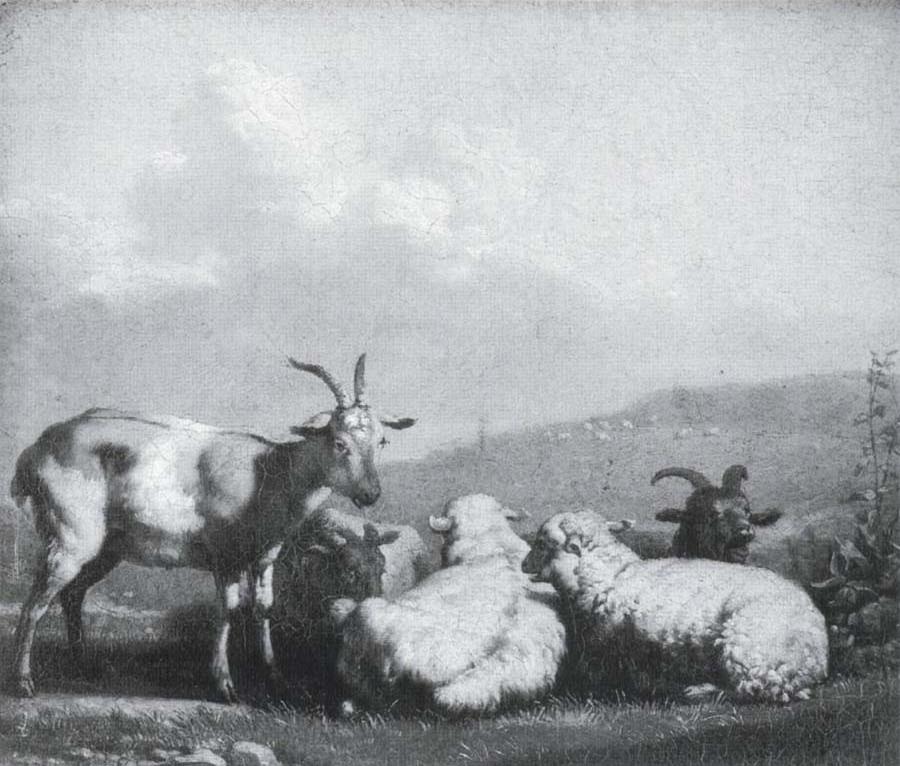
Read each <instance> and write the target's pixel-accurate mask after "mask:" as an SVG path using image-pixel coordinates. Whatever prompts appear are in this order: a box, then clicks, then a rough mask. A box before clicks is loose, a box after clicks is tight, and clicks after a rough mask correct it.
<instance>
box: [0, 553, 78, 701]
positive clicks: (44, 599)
mask: <svg viewBox="0 0 900 766" xmlns="http://www.w3.org/2000/svg"><path fill="white" fill-rule="evenodd" d="M83 563H84V557H83V556H79V555H77V554H76V553H74V552H73V551H72V550H70V549H67V548H66V547H64V546H63V545H61V544H60V542H59V540H56V539H54V540H51V541H50V542H49V543H48V544H47V553H46V555H45V556H41V557H40V558H39V561H38V563H37V572H36V574H35V577H34V582H33V583H32V586H31V592H30V593H29V595H28V599H27V600H26V601H25V604H24V605H23V606H22V614H21V615H20V617H19V624H18V626H17V627H16V636H15V640H14V645H15V652H14V657H13V669H12V675H11V677H10V679H9V684H10V686H11V687H12V691H13V692H14V693H16V694H19V695H21V696H23V697H33V696H34V681H33V680H32V678H31V646H32V644H33V642H34V634H35V631H36V630H37V625H38V622H39V621H40V619H41V618H42V617H43V616H44V614H45V613H46V612H47V609H48V607H49V606H50V603H51V602H52V601H53V599H54V598H55V597H56V596H57V594H58V593H59V592H60V591H61V590H62V589H63V588H65V587H66V585H68V584H69V583H70V582H72V581H73V580H74V579H75V578H76V577H77V576H78V574H79V572H80V571H81V568H82V565H83Z"/></svg>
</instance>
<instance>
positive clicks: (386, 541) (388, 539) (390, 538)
mask: <svg viewBox="0 0 900 766" xmlns="http://www.w3.org/2000/svg"><path fill="white" fill-rule="evenodd" d="M398 537H400V531H399V530H397V529H392V530H391V531H390V532H385V533H384V534H382V535H381V536H380V537H379V538H378V544H379V545H390V544H391V543H393V542H396V540H397V538H398Z"/></svg>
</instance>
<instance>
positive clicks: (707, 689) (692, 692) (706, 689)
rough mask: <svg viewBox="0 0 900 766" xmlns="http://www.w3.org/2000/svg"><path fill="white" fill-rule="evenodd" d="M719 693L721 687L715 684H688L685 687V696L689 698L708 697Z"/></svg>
mask: <svg viewBox="0 0 900 766" xmlns="http://www.w3.org/2000/svg"><path fill="white" fill-rule="evenodd" d="M718 693H719V687H718V686H716V685H715V684H697V685H696V686H686V687H685V688H684V696H685V697H687V699H689V700H701V699H706V698H708V697H712V696H713V695H715V694H718Z"/></svg>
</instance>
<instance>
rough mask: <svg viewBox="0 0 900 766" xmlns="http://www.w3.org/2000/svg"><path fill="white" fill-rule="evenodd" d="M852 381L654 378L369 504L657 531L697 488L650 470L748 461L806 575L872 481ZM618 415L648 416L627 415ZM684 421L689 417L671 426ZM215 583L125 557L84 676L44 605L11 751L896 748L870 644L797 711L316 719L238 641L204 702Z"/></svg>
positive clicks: (565, 706) (515, 755)
mask: <svg viewBox="0 0 900 766" xmlns="http://www.w3.org/2000/svg"><path fill="white" fill-rule="evenodd" d="M861 392H862V384H861V381H860V380H859V379H858V378H856V377H853V376H850V377H847V378H835V379H830V378H829V379H828V380H825V381H823V380H819V379H803V380H800V381H799V382H798V381H794V382H789V383H783V384H771V385H766V386H758V387H755V388H752V389H747V388H746V387H742V388H735V389H734V390H731V389H721V390H719V389H716V390H706V391H694V392H687V393H685V392H671V393H666V394H660V395H659V396H657V397H655V398H651V399H649V400H647V401H646V402H644V403H642V404H640V405H638V406H636V407H635V408H632V409H631V410H629V411H628V412H625V413H619V414H618V415H617V416H610V417H608V418H607V419H608V420H609V421H610V425H609V426H607V425H606V424H605V423H602V422H601V420H602V419H601V418H593V419H590V420H589V421H588V420H586V421H585V422H577V423H570V424H562V425H558V426H554V427H546V428H544V427H542V428H540V429H533V430H531V431H526V432H522V433H518V434H510V435H500V436H495V437H489V438H487V439H486V440H485V442H484V444H483V445H481V446H480V447H478V446H472V447H467V448H463V449H459V450H455V451H453V452H447V453H442V454H438V455H435V456H433V457H431V458H428V459H426V460H422V461H415V462H412V463H407V464H395V465H388V466H385V467H384V470H383V471H382V476H383V483H384V486H385V497H384V499H383V500H382V502H381V503H380V504H379V506H378V507H377V508H376V509H374V511H373V512H372V513H371V515H372V516H373V517H376V518H382V519H384V520H386V521H399V522H405V523H412V524H414V525H415V526H416V527H417V528H418V529H419V530H420V531H421V532H422V533H423V536H424V537H425V539H431V538H432V536H431V535H430V534H429V533H428V531H427V518H428V514H429V513H436V512H439V511H440V508H441V506H442V504H443V503H444V502H445V501H446V500H447V499H449V498H450V497H453V496H455V495H459V494H462V493H465V492H472V491H485V492H489V493H492V494H495V495H496V496H498V497H500V498H502V499H503V500H504V501H505V502H507V503H509V504H510V505H513V506H514V507H521V508H525V509H527V510H529V511H531V512H532V514H533V517H532V519H531V521H530V522H527V523H525V524H524V525H523V528H521V529H520V530H519V531H521V532H523V533H525V534H527V533H529V532H530V531H532V530H533V529H534V528H536V526H537V525H538V524H539V523H540V522H541V521H542V520H543V519H544V518H546V517H547V516H548V515H550V514H551V513H553V512H555V511H557V510H560V509H562V508H567V507H577V506H589V507H594V508H596V509H598V510H604V511H606V512H608V513H614V514H615V515H616V516H622V517H631V518H636V519H637V520H638V521H639V522H640V523H641V526H642V527H643V528H645V529H649V530H651V531H654V532H655V534H657V536H658V537H659V539H660V540H662V541H663V542H665V540H667V539H668V538H669V536H670V535H671V533H672V531H673V528H672V527H668V526H665V525H661V524H657V523H655V522H653V521H652V517H653V513H654V512H655V511H656V510H658V509H659V508H662V507H665V506H667V505H674V504H680V503H681V501H683V499H684V497H686V495H687V491H688V489H689V488H688V487H687V486H686V485H684V483H683V482H676V481H672V482H671V483H667V484H666V486H662V484H660V485H659V486H657V487H651V486H650V484H649V478H650V476H651V475H652V473H653V472H654V471H655V470H657V469H659V468H662V467H664V466H667V465H685V466H689V467H694V468H699V469H702V470H704V471H705V472H708V473H709V475H710V477H711V478H717V477H718V476H719V475H720V473H721V471H722V470H723V469H724V468H725V467H726V466H727V465H729V464H731V463H734V462H742V463H745V464H747V465H748V467H749V469H750V482H749V484H748V490H749V492H750V495H751V500H752V502H753V503H754V505H756V506H757V507H759V508H762V507H766V506H768V505H780V506H781V507H783V508H784V509H785V510H786V512H787V515H786V517H785V518H784V519H783V520H782V521H781V522H779V524H778V525H776V527H774V528H772V529H770V530H761V531H760V534H759V537H758V539H757V541H756V542H755V543H754V546H755V551H756V553H754V554H753V555H755V556H756V557H757V559H756V561H757V563H760V564H763V565H765V566H769V567H771V568H773V569H777V570H778V571H782V572H784V573H786V574H789V575H791V576H794V574H795V573H800V572H802V573H803V577H800V576H799V574H797V575H796V576H798V578H799V579H801V580H803V581H805V582H808V581H809V580H810V579H814V577H815V578H817V577H819V576H821V574H822V572H821V571H817V572H814V570H815V568H816V567H819V569H824V568H827V560H828V548H829V546H830V544H831V539H832V537H833V535H834V534H835V533H836V530H838V529H839V528H840V525H841V524H845V525H846V524H852V518H853V512H854V510H855V508H854V507H853V506H852V505H848V504H844V503H842V500H843V499H844V498H846V497H847V495H848V494H849V493H850V492H851V491H852V490H854V489H859V488H862V485H861V484H860V480H852V479H850V478H849V477H850V476H851V471H852V467H853V465H854V463H855V461H856V460H857V459H858V457H859V441H858V437H857V435H856V434H855V432H854V429H853V428H852V427H851V426H850V425H849V424H850V419H851V417H852V415H853V413H854V412H855V411H856V410H857V409H858V408H859V401H858V400H859V394H860V393H861ZM626 417H627V418H628V419H630V420H632V421H633V422H634V423H635V425H636V426H637V427H636V428H634V429H630V428H627V427H624V426H622V424H621V421H622V419H624V418H626ZM586 422H589V423H590V428H587V427H585V423H586ZM684 426H691V427H693V428H694V429H695V430H694V432H692V433H691V434H689V435H688V436H687V437H685V438H677V439H676V438H675V436H674V434H675V433H676V432H677V430H678V429H680V428H682V427H684ZM704 429H705V430H707V431H710V433H709V434H708V435H706V436H704V435H703V431H704ZM24 544H25V546H26V547H27V545H29V544H30V543H29V541H28V540H27V539H26V540H25V541H24ZM31 544H33V540H32V541H31ZM751 560H753V559H751ZM2 563H4V562H0V564H2ZM27 587H28V580H27V578H23V579H21V580H19V581H17V582H13V581H10V580H6V581H4V582H0V668H4V669H5V667H6V666H7V665H8V661H9V654H10V640H11V639H10V637H11V633H12V626H13V620H14V618H15V616H16V614H15V611H14V610H13V609H11V608H7V607H4V604H3V603H2V602H4V601H6V602H12V601H20V600H21V599H22V598H23V597H24V595H25V593H26V591H27ZM212 598H213V588H212V582H211V578H210V577H209V576H208V575H207V574H204V573H198V572H191V571H162V570H145V569H141V568H137V567H131V566H127V565H123V566H121V567H119V569H117V570H116V572H114V573H113V574H112V575H111V576H110V577H109V578H107V580H106V581H104V582H103V583H101V584H100V585H99V586H98V587H97V588H96V589H95V591H94V592H92V594H91V595H90V596H89V605H90V612H89V616H88V620H87V623H88V631H89V636H91V637H93V638H95V639H97V638H99V639H100V643H99V644H95V645H96V646H97V648H96V649H94V650H93V652H92V653H91V659H92V662H91V665H92V670H93V672H92V673H89V674H88V676H87V677H84V676H82V675H81V674H79V673H77V672H75V670H74V669H73V668H72V667H71V665H70V663H69V662H68V657H67V653H66V651H65V649H64V645H63V643H62V636H63V630H62V624H61V619H60V616H59V614H58V613H56V612H54V613H51V614H50V615H48V617H47V618H46V619H45V621H44V622H43V623H42V624H41V626H40V629H39V633H38V636H39V638H38V641H37V643H36V646H35V654H34V665H35V669H36V673H35V675H36V681H37V684H38V687H39V689H40V690H41V691H42V692H43V693H44V694H45V695H51V696H52V695H54V694H57V695H59V694H66V695H69V696H67V697H58V698H55V699H56V700H57V701H56V702H54V703H52V704H47V705H46V706H44V707H41V706H40V704H38V706H36V707H35V706H32V705H26V706H23V705H21V704H19V702H18V701H17V700H14V699H11V698H8V697H2V696H0V763H5V762H17V761H19V760H22V759H26V760H28V759H30V760H31V762H32V763H40V762H43V761H46V760H47V759H49V758H62V759H63V760H72V756H70V755H69V754H70V751H71V750H72V749H73V748H77V747H88V748H91V749H92V750H99V751H103V752H107V753H112V754H117V755H121V754H129V755H133V756H141V755H145V754H147V753H149V751H150V750H151V749H153V748H155V747H163V748H172V749H177V748H191V747H194V746H196V745H198V744H207V745H210V746H212V747H213V749H215V750H217V751H219V752H224V751H225V750H227V746H228V744H229V743H230V742H232V741H235V740H238V739H252V740H254V741H257V742H261V743H263V744H268V745H270V746H271V747H272V748H273V749H274V750H275V752H276V753H277V754H278V755H279V756H280V757H281V758H282V760H283V761H284V762H285V763H300V762H301V761H302V763H304V764H332V763H333V764H370V763H371V764H375V763H378V764H382V763H394V762H397V763H401V764H418V763H421V764H441V763H460V764H464V763H504V764H532V763H546V764H604V763H609V764H632V763H634V764H657V763H658V764H688V763H690V764H694V763H722V764H726V763H727V764H766V763H778V764H798V765H800V764H804V765H805V764H847V765H848V766H850V765H851V764H852V765H853V766H856V765H857V764H885V765H887V764H891V766H893V765H894V764H897V763H900V728H898V723H900V681H898V679H897V677H896V672H895V671H894V672H892V674H891V675H885V674H884V672H883V671H881V669H880V668H881V665H880V664H879V662H878V661H877V658H876V661H875V662H870V663H868V664H860V665H857V666H855V673H854V674H851V675H849V676H846V677H843V678H842V677H840V676H838V677H836V678H835V679H834V680H832V681H831V682H830V683H829V684H828V685H827V686H825V687H823V689H822V690H820V693H819V694H818V695H817V696H816V697H815V698H814V699H812V700H810V701H808V702H805V703H799V704H795V705H792V706H790V707H787V708H773V707H763V706H754V705H748V706H740V707H732V706H731V705H728V704H726V703H724V702H719V703H716V704H708V705H685V704H677V703H668V702H662V703H653V704H650V703H641V702H635V701H630V702H616V701H609V700H603V701H600V700H593V699H587V700H585V699H580V700H575V699H553V700H549V701H546V702H544V703H539V704H535V705H533V706H531V707H529V708H527V709H525V710H522V711H518V712H510V713H509V714H507V715H504V716H499V717H496V718H485V719H472V720H455V721H451V720H444V719H440V718H437V717H435V716H434V715H433V714H427V713H423V714H422V715H419V716H414V717H399V716H373V715H361V716H359V717H356V718H353V719H350V720H343V719H335V718H332V717H329V716H327V715H325V713H324V711H323V709H321V707H320V705H319V700H318V698H314V697H310V696H309V695H308V694H307V693H305V691H304V689H303V688H302V687H301V686H295V687H291V688H289V689H288V696H287V700H288V702H290V704H291V706H290V707H286V706H282V707H278V708H274V709H273V708H269V707H266V705H267V704H268V702H267V699H268V698H267V697H266V696H265V694H264V689H263V686H262V685H261V684H259V683H258V682H257V679H256V678H255V677H254V675H253V673H252V672H251V671H250V670H248V668H251V667H252V663H251V662H249V661H248V660H247V657H246V656H243V655H242V653H241V641H240V640H237V641H235V642H234V643H235V648H236V650H237V655H236V656H235V657H234V664H233V667H234V668H235V669H236V672H235V676H236V681H237V683H238V686H239V688H240V689H241V690H242V691H243V694H244V699H246V700H248V701H249V703H250V705H249V706H240V707H238V708H236V709H234V708H232V709H229V708H224V707H221V706H215V705H210V706H208V707H206V706H201V707H199V708H198V701H203V700H205V699H206V698H207V695H208V693H209V687H208V682H207V672H206V668H207V664H208V659H209V651H210V640H211V639H210V606H209V604H211V602H212ZM198 603H199V605H198ZM238 639H239V634H238ZM894 667H896V665H894ZM73 695H74V696H73ZM79 695H80V696H81V698H82V699H85V700H87V699H89V700H108V701H110V702H112V701H113V700H116V699H117V698H125V697H131V696H133V695H143V696H146V697H151V698H153V699H155V700H157V701H159V700H167V701H168V702H167V704H169V703H171V704H173V705H175V707H171V706H169V707H165V706H164V705H162V703H160V702H157V703H156V707H154V703H153V702H150V703H148V705H149V711H148V708H147V707H146V706H145V708H143V709H135V708H134V706H133V705H132V706H131V707H130V708H129V703H127V702H123V703H121V705H122V708H121V710H120V711H119V712H114V713H109V712H108V711H107V712H103V711H98V709H94V710H85V709H84V708H83V707H81V708H79V706H78V704H77V702H78V696H79ZM183 699H187V700H193V702H192V703H191V704H190V705H187V706H186V707H184V708H183V709H180V708H178V706H177V704H175V703H174V701H175V700H183ZM60 700H61V701H60ZM115 704H119V703H118V702H116V703H115ZM163 709H165V710H168V711H169V712H166V713H163V712H160V711H162V710H163ZM107 710H108V706H107ZM154 710H157V712H153V711H154ZM172 711H174V712H172ZM179 711H180V712H179Z"/></svg>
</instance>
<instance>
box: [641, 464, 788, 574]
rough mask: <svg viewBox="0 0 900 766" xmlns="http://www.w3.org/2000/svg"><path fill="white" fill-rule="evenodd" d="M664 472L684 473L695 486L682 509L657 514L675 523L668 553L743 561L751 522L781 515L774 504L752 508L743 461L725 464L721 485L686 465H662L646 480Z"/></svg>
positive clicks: (757, 523)
mask: <svg viewBox="0 0 900 766" xmlns="http://www.w3.org/2000/svg"><path fill="white" fill-rule="evenodd" d="M667 476H674V477H677V478H680V479H686V480H687V481H689V482H690V483H691V484H692V485H693V487H694V491H693V492H692V493H691V494H690V496H689V497H688V499H687V502H686V503H685V507H684V508H683V509H681V508H666V509H664V510H662V511H660V512H659V513H657V514H656V518H657V519H658V520H659V521H668V522H672V523H675V524H678V525H679V526H678V530H677V531H676V532H675V536H674V538H673V539H672V550H671V555H672V556H676V557H678V558H705V559H715V560H717V561H727V562H731V563H735V564H744V563H746V561H747V558H748V556H749V547H748V546H749V544H750V542H751V541H752V540H753V538H754V536H755V535H754V532H753V527H754V526H767V525H769V524H774V523H775V522H776V521H778V519H779V518H780V517H781V511H779V510H778V509H775V508H768V509H766V510H765V511H762V512H753V511H751V510H750V502H749V500H748V499H747V495H746V494H744V491H743V489H742V487H741V483H742V482H743V481H745V480H746V479H747V478H748V474H747V469H746V467H745V466H743V465H733V466H730V467H729V468H727V469H726V470H725V473H724V474H723V475H722V485H721V486H720V487H717V486H715V485H714V484H713V483H712V482H710V481H709V479H707V478H706V477H705V476H704V475H703V474H702V473H700V472H699V471H694V470H692V469H690V468H664V469H662V470H661V471H657V473H656V474H654V476H653V478H652V479H651V480H650V483H651V484H656V482H657V481H659V480H660V479H663V478H665V477H667Z"/></svg>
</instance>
